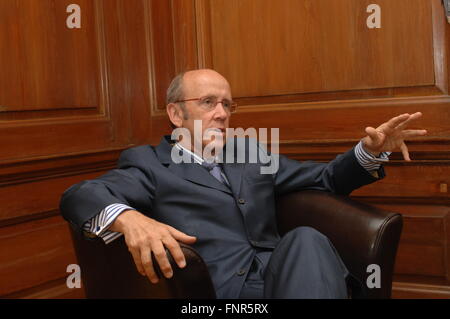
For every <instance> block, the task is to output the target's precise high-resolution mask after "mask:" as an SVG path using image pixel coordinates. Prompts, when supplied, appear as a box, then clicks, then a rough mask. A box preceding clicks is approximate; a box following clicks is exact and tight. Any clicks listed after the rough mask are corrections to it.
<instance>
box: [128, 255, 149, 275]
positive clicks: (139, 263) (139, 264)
mask: <svg viewBox="0 0 450 319" xmlns="http://www.w3.org/2000/svg"><path fill="white" fill-rule="evenodd" d="M130 253H131V256H132V257H133V260H134V264H135V265H136V268H137V271H138V272H139V273H140V274H141V275H142V276H145V275H146V274H145V270H144V267H143V266H142V260H141V253H140V251H139V250H138V249H130Z"/></svg>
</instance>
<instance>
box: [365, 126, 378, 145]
mask: <svg viewBox="0 0 450 319" xmlns="http://www.w3.org/2000/svg"><path fill="white" fill-rule="evenodd" d="M365 131H366V133H367V135H369V137H370V139H371V140H372V142H373V143H375V144H378V142H379V137H378V133H377V130H376V129H374V128H373V127H371V126H368V127H366V129H365Z"/></svg>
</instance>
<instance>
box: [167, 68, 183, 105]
mask: <svg viewBox="0 0 450 319" xmlns="http://www.w3.org/2000/svg"><path fill="white" fill-rule="evenodd" d="M184 73H185V72H182V73H180V74H178V75H177V76H176V77H174V78H173V80H172V82H171V83H170V85H169V88H168V89H167V97H166V100H167V104H170V103H175V102H177V101H179V100H182V99H183V96H184V94H183V77H184Z"/></svg>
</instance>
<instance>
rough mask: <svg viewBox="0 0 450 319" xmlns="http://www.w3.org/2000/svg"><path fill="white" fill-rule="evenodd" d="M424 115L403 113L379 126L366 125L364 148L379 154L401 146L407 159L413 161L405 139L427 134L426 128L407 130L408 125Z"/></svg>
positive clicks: (376, 154)
mask: <svg viewBox="0 0 450 319" xmlns="http://www.w3.org/2000/svg"><path fill="white" fill-rule="evenodd" d="M421 116H422V113H420V112H417V113H414V114H408V113H406V114H402V115H399V116H396V117H394V118H392V119H390V120H389V121H387V122H385V123H383V124H381V125H380V126H378V127H377V128H373V127H370V126H369V127H366V130H365V131H366V133H367V136H366V137H364V138H363V139H362V142H363V146H364V149H365V150H367V151H368V152H370V153H372V154H373V155H375V156H378V155H379V154H380V153H381V152H393V151H395V150H396V149H397V148H400V150H401V151H402V154H403V158H404V159H405V161H411V158H410V157H409V152H408V147H407V146H406V144H405V139H410V138H414V137H418V136H424V135H426V134H427V131H426V130H407V129H406V127H407V125H408V124H409V123H410V122H411V121H414V120H416V119H418V118H420V117H421Z"/></svg>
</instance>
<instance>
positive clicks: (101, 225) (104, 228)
mask: <svg viewBox="0 0 450 319" xmlns="http://www.w3.org/2000/svg"><path fill="white" fill-rule="evenodd" d="M129 209H133V208H132V207H130V206H127V205H124V204H111V205H109V206H107V207H105V209H103V210H102V211H101V212H100V213H98V214H97V215H96V216H94V217H93V218H91V219H90V220H88V221H87V222H86V223H84V225H83V230H84V231H85V232H86V233H87V236H88V237H91V238H92V237H95V236H97V237H100V238H102V239H103V241H104V242H105V243H106V244H109V243H110V242H112V241H113V240H115V239H116V238H119V237H120V236H122V233H119V232H114V231H111V230H109V229H108V227H109V226H111V224H112V223H113V222H114V221H115V220H116V218H117V217H118V216H119V215H120V214H121V213H122V212H123V211H125V210H129Z"/></svg>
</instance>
